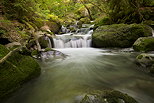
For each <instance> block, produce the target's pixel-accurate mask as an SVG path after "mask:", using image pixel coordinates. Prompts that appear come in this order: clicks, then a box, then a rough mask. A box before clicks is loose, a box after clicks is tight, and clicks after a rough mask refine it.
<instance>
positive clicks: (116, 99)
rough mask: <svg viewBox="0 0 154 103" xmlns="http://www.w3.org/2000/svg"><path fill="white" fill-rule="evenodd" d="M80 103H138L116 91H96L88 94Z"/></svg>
mask: <svg viewBox="0 0 154 103" xmlns="http://www.w3.org/2000/svg"><path fill="white" fill-rule="evenodd" d="M80 103H138V102H137V101H136V100H135V99H134V98H132V97H130V96H128V95H127V94H124V93H121V92H119V91H115V90H104V91H94V92H92V93H89V94H86V95H85V96H84V98H83V99H82V100H81V102H80Z"/></svg>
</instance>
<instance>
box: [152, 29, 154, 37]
mask: <svg viewBox="0 0 154 103" xmlns="http://www.w3.org/2000/svg"><path fill="white" fill-rule="evenodd" d="M152 37H154V30H153V29H152Z"/></svg>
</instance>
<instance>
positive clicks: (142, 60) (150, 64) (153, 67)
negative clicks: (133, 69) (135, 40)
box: [136, 53, 154, 74]
mask: <svg viewBox="0 0 154 103" xmlns="http://www.w3.org/2000/svg"><path fill="white" fill-rule="evenodd" d="M153 58H154V57H153V56H151V55H149V54H145V53H142V54H140V55H138V56H137V57H136V62H137V64H138V65H139V66H141V67H143V69H144V71H145V72H148V73H151V74H154V59H153Z"/></svg>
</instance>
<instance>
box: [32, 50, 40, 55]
mask: <svg viewBox="0 0 154 103" xmlns="http://www.w3.org/2000/svg"><path fill="white" fill-rule="evenodd" d="M31 55H32V56H35V55H36V56H37V55H39V51H38V50H33V51H32V53H31Z"/></svg>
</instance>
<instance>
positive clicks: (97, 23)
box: [94, 16, 112, 28]
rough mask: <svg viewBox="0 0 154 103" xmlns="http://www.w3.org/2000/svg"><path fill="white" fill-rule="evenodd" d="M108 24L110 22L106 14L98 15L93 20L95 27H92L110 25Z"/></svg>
mask: <svg viewBox="0 0 154 103" xmlns="http://www.w3.org/2000/svg"><path fill="white" fill-rule="evenodd" d="M110 24H112V23H111V20H110V18H109V17H107V16H103V17H99V18H97V19H96V20H95V27H94V28H97V27H99V26H102V25H110Z"/></svg>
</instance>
